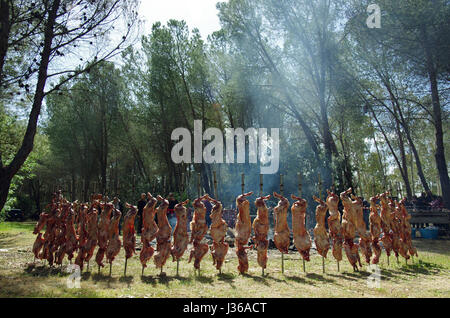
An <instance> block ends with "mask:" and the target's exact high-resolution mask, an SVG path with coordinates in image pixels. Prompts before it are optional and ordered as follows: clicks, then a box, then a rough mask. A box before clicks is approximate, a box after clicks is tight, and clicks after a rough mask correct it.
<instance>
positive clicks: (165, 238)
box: [153, 195, 172, 269]
mask: <svg viewBox="0 0 450 318" xmlns="http://www.w3.org/2000/svg"><path fill="white" fill-rule="evenodd" d="M157 199H158V201H160V202H161V203H160V205H159V206H158V208H157V209H156V215H157V217H158V227H159V230H158V233H156V243H157V246H156V254H155V256H154V257H153V261H154V263H155V265H156V268H161V269H162V267H163V266H164V264H166V261H167V258H168V257H169V254H170V249H171V242H170V234H171V233H172V227H171V226H170V224H169V220H168V219H167V209H168V208H169V201H167V200H166V199H163V198H162V197H161V196H159V195H158V197H157Z"/></svg>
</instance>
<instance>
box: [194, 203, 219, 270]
mask: <svg viewBox="0 0 450 318" xmlns="http://www.w3.org/2000/svg"><path fill="white" fill-rule="evenodd" d="M205 199H206V200H210V201H213V202H214V201H215V202H217V201H216V200H213V199H212V198H210V197H209V195H208V194H206V195H204V196H202V197H199V198H197V199H195V200H194V202H193V206H194V215H193V217H192V221H191V224H190V226H191V239H190V243H193V245H194V246H193V248H192V249H191V253H190V254H189V263H190V262H191V261H192V259H194V268H195V269H200V263H201V261H202V259H203V257H204V256H205V255H206V253H208V244H206V243H202V240H203V238H204V237H205V235H206V233H207V232H208V224H207V223H206V207H205V205H204V204H203V202H202V201H203V200H205Z"/></svg>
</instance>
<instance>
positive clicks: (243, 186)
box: [241, 173, 245, 193]
mask: <svg viewBox="0 0 450 318" xmlns="http://www.w3.org/2000/svg"><path fill="white" fill-rule="evenodd" d="M241 179H242V182H241V188H242V193H244V189H245V174H244V173H243V174H241Z"/></svg>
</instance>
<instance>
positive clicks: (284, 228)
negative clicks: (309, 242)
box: [273, 192, 291, 254]
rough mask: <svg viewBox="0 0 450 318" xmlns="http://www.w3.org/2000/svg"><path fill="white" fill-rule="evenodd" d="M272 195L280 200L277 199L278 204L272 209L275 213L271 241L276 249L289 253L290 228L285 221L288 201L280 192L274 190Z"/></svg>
mask: <svg viewBox="0 0 450 318" xmlns="http://www.w3.org/2000/svg"><path fill="white" fill-rule="evenodd" d="M273 196H274V197H275V198H277V199H279V200H280V201H278V205H277V206H276V207H275V208H274V209H273V213H274V215H275V228H274V235H273V241H274V243H275V246H276V247H277V249H278V250H279V251H280V252H281V253H283V254H287V253H289V251H288V248H289V245H290V243H291V242H290V234H291V230H290V229H289V226H288V223H287V215H288V209H289V201H288V199H286V198H285V197H283V196H282V195H281V194H278V193H276V192H274V193H273Z"/></svg>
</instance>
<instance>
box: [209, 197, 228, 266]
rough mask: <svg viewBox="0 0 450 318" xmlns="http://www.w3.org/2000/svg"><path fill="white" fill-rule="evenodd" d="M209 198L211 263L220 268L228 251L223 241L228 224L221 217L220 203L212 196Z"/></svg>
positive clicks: (226, 244)
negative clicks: (211, 241) (210, 207)
mask: <svg viewBox="0 0 450 318" xmlns="http://www.w3.org/2000/svg"><path fill="white" fill-rule="evenodd" d="M209 200H210V201H211V202H212V203H213V204H214V205H213V207H212V211H211V229H210V231H209V232H210V234H211V237H212V239H213V244H212V245H211V247H210V250H211V255H212V258H213V265H215V266H216V268H217V269H218V270H220V269H221V268H222V265H223V262H224V261H225V256H226V255H227V253H228V247H229V246H228V243H226V242H225V235H226V234H227V230H228V224H227V222H225V220H224V219H223V218H222V211H223V206H222V203H221V202H220V201H217V200H214V199H212V198H209Z"/></svg>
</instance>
